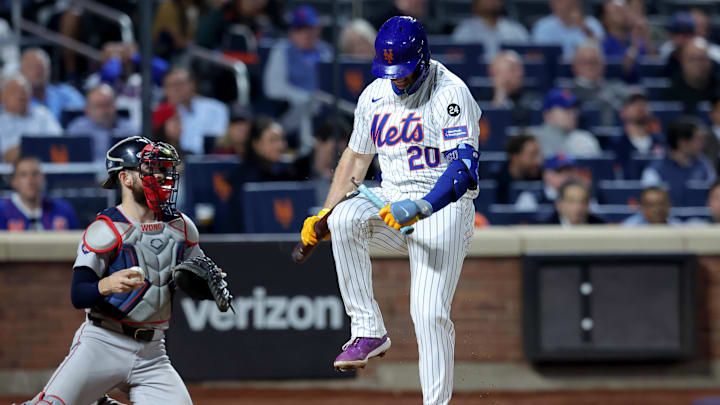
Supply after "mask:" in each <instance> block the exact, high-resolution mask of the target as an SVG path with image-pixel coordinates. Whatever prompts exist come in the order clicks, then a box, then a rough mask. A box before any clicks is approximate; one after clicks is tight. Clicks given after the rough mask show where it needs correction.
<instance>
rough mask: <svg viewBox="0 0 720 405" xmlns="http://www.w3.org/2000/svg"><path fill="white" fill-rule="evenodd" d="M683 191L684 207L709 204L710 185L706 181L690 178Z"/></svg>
mask: <svg viewBox="0 0 720 405" xmlns="http://www.w3.org/2000/svg"><path fill="white" fill-rule="evenodd" d="M686 184H687V187H686V188H685V193H683V197H684V198H683V201H682V206H683V207H702V206H705V204H707V198H708V193H709V192H710V185H709V184H708V183H707V182H705V181H696V180H688V182H687V183H686Z"/></svg>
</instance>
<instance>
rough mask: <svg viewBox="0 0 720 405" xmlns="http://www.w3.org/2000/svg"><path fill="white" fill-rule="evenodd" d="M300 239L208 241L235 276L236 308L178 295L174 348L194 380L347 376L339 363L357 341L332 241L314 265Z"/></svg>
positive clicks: (178, 363)
mask: <svg viewBox="0 0 720 405" xmlns="http://www.w3.org/2000/svg"><path fill="white" fill-rule="evenodd" d="M294 244H295V243H294V242H268V241H264V242H256V241H240V242H224V241H219V242H203V243H202V244H201V246H202V248H203V250H204V251H205V253H206V254H207V255H208V256H209V257H211V258H212V259H213V260H215V262H216V263H217V264H218V265H219V266H220V267H221V268H222V269H223V271H225V272H226V273H227V274H228V277H227V281H228V284H229V286H230V291H231V293H232V294H233V296H234V299H233V307H234V308H235V313H233V312H232V311H228V312H226V313H222V312H220V311H219V310H218V309H217V306H216V305H215V302H213V301H193V300H192V299H190V298H188V297H187V296H185V295H184V294H182V293H180V292H178V296H176V297H175V300H174V307H173V315H172V320H171V325H170V331H169V333H168V338H167V349H168V353H169V355H170V359H171V361H172V363H173V365H174V366H175V368H176V369H177V370H178V372H179V373H180V375H181V376H182V377H183V378H184V379H185V380H189V381H198V380H237V379H246V380H253V379H292V378H301V379H307V378H343V377H352V376H354V374H353V373H340V372H337V371H335V370H334V368H333V365H332V363H333V360H334V359H335V357H336V356H337V355H338V354H339V353H340V351H341V346H342V345H343V343H345V342H346V341H347V340H348V339H349V338H350V320H349V318H348V317H347V316H346V315H345V309H344V307H343V303H342V299H341V297H340V292H339V290H338V286H337V276H336V274H335V268H334V263H333V260H332V250H331V246H330V244H329V243H323V244H321V245H320V246H318V248H317V250H316V251H315V253H314V254H313V256H312V257H310V258H309V259H308V261H307V262H305V263H303V264H295V263H293V262H292V261H291V259H290V251H291V249H292V247H293V246H294Z"/></svg>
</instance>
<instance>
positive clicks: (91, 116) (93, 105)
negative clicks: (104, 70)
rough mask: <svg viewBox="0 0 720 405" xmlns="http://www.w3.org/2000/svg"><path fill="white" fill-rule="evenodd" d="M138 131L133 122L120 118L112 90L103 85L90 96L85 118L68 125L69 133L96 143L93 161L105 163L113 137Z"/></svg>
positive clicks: (126, 135)
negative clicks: (86, 137) (88, 138)
mask: <svg viewBox="0 0 720 405" xmlns="http://www.w3.org/2000/svg"><path fill="white" fill-rule="evenodd" d="M138 132H139V131H138V129H137V128H136V127H135V126H133V125H132V123H131V122H130V120H128V119H126V118H123V117H119V116H118V114H117V110H116V109H115V91H114V90H113V89H112V87H110V86H108V85H107V84H101V85H100V86H98V87H96V88H94V89H92V90H90V91H89V92H88V93H87V104H86V105H85V115H83V116H81V117H77V118H75V119H74V120H73V121H72V122H71V123H70V125H68V129H67V132H66V134H67V135H69V136H89V137H90V138H91V139H92V142H93V160H94V161H96V162H103V163H104V162H105V154H106V152H107V150H108V149H110V141H111V139H112V138H113V137H123V138H124V137H128V136H133V135H137V134H138Z"/></svg>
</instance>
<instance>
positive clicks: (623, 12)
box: [602, 0, 652, 83]
mask: <svg viewBox="0 0 720 405" xmlns="http://www.w3.org/2000/svg"><path fill="white" fill-rule="evenodd" d="M602 10H603V12H602V22H603V27H604V28H605V39H604V40H603V42H602V47H603V51H604V52H605V57H608V58H612V59H615V60H621V61H622V68H623V78H624V79H625V80H626V81H628V82H633V83H635V82H637V81H638V80H639V71H638V70H639V65H638V63H637V61H638V58H639V57H641V56H644V55H646V54H647V53H648V51H649V48H651V47H652V43H651V40H650V29H649V28H648V22H647V21H646V20H645V18H644V17H642V16H640V15H638V14H636V13H634V12H632V10H631V9H630V7H629V6H628V5H627V4H626V3H625V0H606V1H605V4H603V8H602Z"/></svg>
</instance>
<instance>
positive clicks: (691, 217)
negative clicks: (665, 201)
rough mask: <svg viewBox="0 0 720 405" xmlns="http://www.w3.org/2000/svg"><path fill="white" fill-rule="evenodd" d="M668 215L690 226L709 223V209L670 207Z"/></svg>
mask: <svg viewBox="0 0 720 405" xmlns="http://www.w3.org/2000/svg"><path fill="white" fill-rule="evenodd" d="M670 215H671V216H673V217H675V218H678V219H680V220H681V221H683V222H689V223H690V224H693V223H695V224H697V223H698V222H700V223H703V222H705V223H709V222H710V218H711V215H710V209H709V208H708V207H702V206H700V207H672V208H671V209H670Z"/></svg>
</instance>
